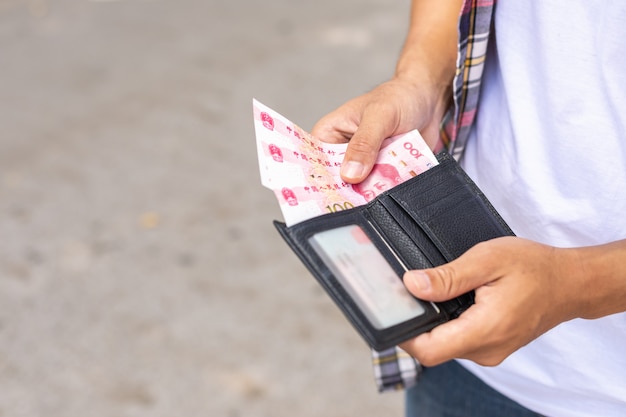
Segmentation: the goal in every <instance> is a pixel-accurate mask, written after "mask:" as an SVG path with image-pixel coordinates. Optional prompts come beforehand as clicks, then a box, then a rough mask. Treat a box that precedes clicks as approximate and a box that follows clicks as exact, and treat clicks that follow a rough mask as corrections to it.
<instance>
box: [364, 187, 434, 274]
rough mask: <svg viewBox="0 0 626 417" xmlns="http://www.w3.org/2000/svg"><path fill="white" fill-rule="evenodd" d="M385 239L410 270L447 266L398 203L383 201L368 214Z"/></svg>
mask: <svg viewBox="0 0 626 417" xmlns="http://www.w3.org/2000/svg"><path fill="white" fill-rule="evenodd" d="M367 214H368V215H369V216H371V217H372V219H373V221H374V223H375V224H377V225H378V229H377V230H378V232H379V233H380V234H381V235H382V236H383V238H384V239H385V240H386V241H388V242H390V245H391V246H392V247H393V249H394V250H395V252H396V253H398V255H399V256H400V257H401V259H403V260H404V262H405V263H406V264H407V265H408V266H409V269H425V268H432V267H433V266H436V265H441V264H443V263H445V262H446V259H445V257H444V256H443V254H442V253H441V252H440V251H439V249H438V248H437V247H436V246H434V245H433V244H432V242H431V241H430V238H429V237H428V236H427V235H426V233H425V232H424V231H423V230H422V229H421V228H420V227H419V226H418V225H417V224H416V223H415V221H414V220H412V218H411V217H410V216H408V215H407V213H406V211H405V210H404V209H402V208H401V207H400V206H399V205H398V204H397V203H396V202H395V201H393V200H391V199H388V198H382V199H380V200H379V203H377V204H373V205H372V206H370V208H369V209H368V211H367Z"/></svg>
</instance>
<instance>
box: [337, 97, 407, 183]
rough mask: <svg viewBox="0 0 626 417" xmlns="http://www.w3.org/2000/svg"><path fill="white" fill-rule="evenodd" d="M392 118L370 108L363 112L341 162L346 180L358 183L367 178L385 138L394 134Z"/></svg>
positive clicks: (342, 173) (343, 176)
mask: <svg viewBox="0 0 626 417" xmlns="http://www.w3.org/2000/svg"><path fill="white" fill-rule="evenodd" d="M390 119H391V118H385V117H382V115H381V114H380V113H373V112H372V111H371V110H370V111H368V109H366V110H365V111H364V112H363V117H362V119H361V123H360V124H359V127H358V129H357V130H356V132H354V135H353V136H352V138H351V139H350V142H349V143H348V149H347V150H346V155H345V156H344V159H343V163H342V164H341V177H342V178H343V179H344V181H346V182H349V183H351V184H356V183H359V182H361V181H363V180H364V179H365V178H367V176H368V175H369V173H370V172H371V170H372V167H373V166H374V163H375V162H376V159H377V158H378V152H379V151H380V146H381V144H382V142H383V140H385V139H387V138H388V137H390V136H392V135H393V132H394V129H395V126H393V125H392V123H390V122H389V120H390Z"/></svg>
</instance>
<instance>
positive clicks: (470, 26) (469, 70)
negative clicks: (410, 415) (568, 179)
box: [372, 0, 496, 392]
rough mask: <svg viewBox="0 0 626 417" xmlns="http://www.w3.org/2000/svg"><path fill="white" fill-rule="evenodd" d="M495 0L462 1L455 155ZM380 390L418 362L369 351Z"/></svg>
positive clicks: (451, 139)
mask: <svg viewBox="0 0 626 417" xmlns="http://www.w3.org/2000/svg"><path fill="white" fill-rule="evenodd" d="M495 2H496V0H465V3H464V5H463V9H462V10H461V14H460V16H459V47H458V55H457V65H456V74H455V77H454V81H453V86H454V92H453V95H454V106H453V108H452V109H450V111H449V112H448V114H447V116H446V119H444V123H443V128H442V136H443V143H444V145H445V146H446V147H447V148H448V151H449V152H450V154H451V155H453V156H454V157H455V158H457V159H458V158H460V157H461V155H462V154H463V150H464V149H465V143H466V142H467V138H468V136H469V132H470V128H471V126H472V124H473V122H474V118H475V116H476V107H477V105H478V93H479V91H480V82H481V78H482V73H483V67H484V62H485V55H486V53H487V41H488V39H489V31H490V29H491V20H492V16H493V8H494V5H495ZM372 362H373V365H374V377H375V379H376V384H377V385H378V390H379V391H381V392H382V391H389V390H397V389H402V388H408V387H410V386H411V385H414V384H415V383H416V382H417V378H418V376H419V373H420V369H421V367H420V364H419V363H418V362H417V361H416V360H415V359H414V358H412V357H411V356H409V355H408V354H407V353H406V352H404V351H403V350H402V349H400V348H398V347H394V348H390V349H387V350H384V351H381V352H377V351H374V350H373V351H372Z"/></svg>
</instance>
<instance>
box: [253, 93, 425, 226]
mask: <svg viewBox="0 0 626 417" xmlns="http://www.w3.org/2000/svg"><path fill="white" fill-rule="evenodd" d="M253 110H254V129H255V134H256V144H257V154H258V158H259V168H260V170H261V183H262V184H263V185H264V186H265V187H267V188H269V189H271V190H272V191H273V192H274V194H275V195H276V198H277V199H278V202H279V205H280V209H281V212H282V214H283V217H284V220H285V223H286V224H287V226H291V225H293V224H296V223H299V222H301V221H304V220H307V219H310V218H313V217H317V216H320V215H322V214H327V213H334V212H336V211H339V210H346V209H349V208H353V207H356V206H359V205H362V204H365V203H367V202H368V201H371V200H372V199H373V198H374V197H376V196H377V195H378V194H380V193H382V192H383V191H385V190H387V189H389V188H391V187H393V186H395V185H397V184H400V183H401V182H403V181H406V180H408V179H409V178H411V177H414V176H416V175H419V174H420V173H422V172H424V171H426V170H428V169H429V168H431V167H433V166H435V165H437V158H435V155H434V154H433V153H432V151H431V150H430V148H429V147H428V145H426V142H424V139H422V137H421V135H420V134H419V132H418V131H417V130H413V131H411V132H408V133H405V134H402V135H398V136H394V137H391V138H388V139H386V140H385V141H383V143H382V146H381V149H380V153H379V154H378V159H377V160H376V163H375V165H374V168H373V169H372V173H371V174H370V175H369V176H368V177H367V178H366V179H365V180H364V181H363V182H362V183H360V184H354V185H351V184H348V183H346V182H344V181H343V180H342V179H341V175H340V174H339V171H340V168H341V162H342V161H343V157H344V154H345V152H346V149H347V147H348V144H347V143H341V144H334V143H326V142H322V141H321V140H319V139H317V138H315V137H313V136H311V135H310V134H309V133H307V132H305V131H304V130H302V129H301V128H299V127H298V126H297V125H295V124H294V123H292V122H290V121H289V120H287V119H286V118H285V117H283V116H281V115H280V114H278V113H277V112H275V111H274V110H272V109H270V108H269V107H267V106H265V105H263V104H261V103H259V102H258V101H256V100H253Z"/></svg>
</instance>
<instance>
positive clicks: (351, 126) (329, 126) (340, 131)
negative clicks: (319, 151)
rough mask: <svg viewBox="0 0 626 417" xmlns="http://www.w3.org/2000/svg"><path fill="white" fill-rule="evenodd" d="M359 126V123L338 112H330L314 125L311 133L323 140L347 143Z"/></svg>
mask: <svg viewBox="0 0 626 417" xmlns="http://www.w3.org/2000/svg"><path fill="white" fill-rule="evenodd" d="M357 127H358V125H357V123H355V122H354V121H352V120H351V119H346V118H345V117H342V116H340V115H338V114H336V113H330V114H328V115H327V116H324V117H323V118H321V119H320V120H319V121H318V122H317V123H316V124H315V126H313V129H312V130H311V135H313V136H314V137H316V138H318V139H319V140H321V141H323V142H328V143H345V142H347V141H349V140H350V138H351V137H352V135H354V132H355V131H356V130H357Z"/></svg>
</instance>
